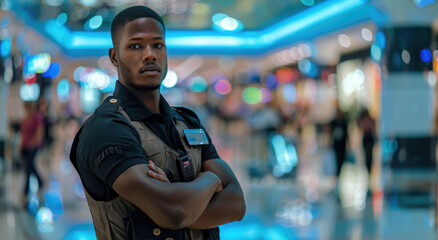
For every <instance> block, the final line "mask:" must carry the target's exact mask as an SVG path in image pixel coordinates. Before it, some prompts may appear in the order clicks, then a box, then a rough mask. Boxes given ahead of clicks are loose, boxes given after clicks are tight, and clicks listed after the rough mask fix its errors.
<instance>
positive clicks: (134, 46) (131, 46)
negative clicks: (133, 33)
mask: <svg viewBox="0 0 438 240" xmlns="http://www.w3.org/2000/svg"><path fill="white" fill-rule="evenodd" d="M129 48H132V49H139V48H141V47H140V45H138V44H131V45H130V46H129Z"/></svg>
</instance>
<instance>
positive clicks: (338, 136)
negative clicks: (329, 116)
mask: <svg viewBox="0 0 438 240" xmlns="http://www.w3.org/2000/svg"><path fill="white" fill-rule="evenodd" d="M329 127H330V133H331V139H332V147H333V150H334V151H335V155H336V166H337V168H336V175H337V176H338V177H339V174H340V173H341V168H342V164H343V163H344V160H345V157H346V151H347V142H348V121H347V119H346V118H345V115H344V113H343V112H342V111H341V109H340V108H339V107H337V108H336V115H335V118H334V119H333V120H332V121H331V122H330V124H329Z"/></svg>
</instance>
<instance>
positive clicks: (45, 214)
mask: <svg viewBox="0 0 438 240" xmlns="http://www.w3.org/2000/svg"><path fill="white" fill-rule="evenodd" d="M35 220H36V222H37V223H40V224H52V223H53V213H52V210H50V208H48V207H40V208H39V209H38V211H37V213H36V215H35Z"/></svg>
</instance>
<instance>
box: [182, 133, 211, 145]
mask: <svg viewBox="0 0 438 240" xmlns="http://www.w3.org/2000/svg"><path fill="white" fill-rule="evenodd" d="M183 131H184V135H186V139H187V142H188V143H189V144H190V145H192V146H194V145H207V144H208V139H207V136H206V135H205V132H204V129H184V130H183Z"/></svg>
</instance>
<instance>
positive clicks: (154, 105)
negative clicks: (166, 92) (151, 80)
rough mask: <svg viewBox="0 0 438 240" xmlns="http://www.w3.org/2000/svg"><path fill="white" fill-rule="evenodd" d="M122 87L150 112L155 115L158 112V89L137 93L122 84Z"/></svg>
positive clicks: (135, 90)
mask: <svg viewBox="0 0 438 240" xmlns="http://www.w3.org/2000/svg"><path fill="white" fill-rule="evenodd" d="M122 84H123V83H122ZM123 86H125V87H126V89H128V91H129V92H130V93H132V94H133V95H134V96H136V97H137V98H138V99H139V100H140V101H141V102H142V103H143V104H144V105H145V106H146V107H148V108H149V109H150V110H152V111H153V112H156V113H159V112H160V89H157V90H149V91H139V90H137V89H135V88H133V87H131V86H129V85H128V84H123Z"/></svg>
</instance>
